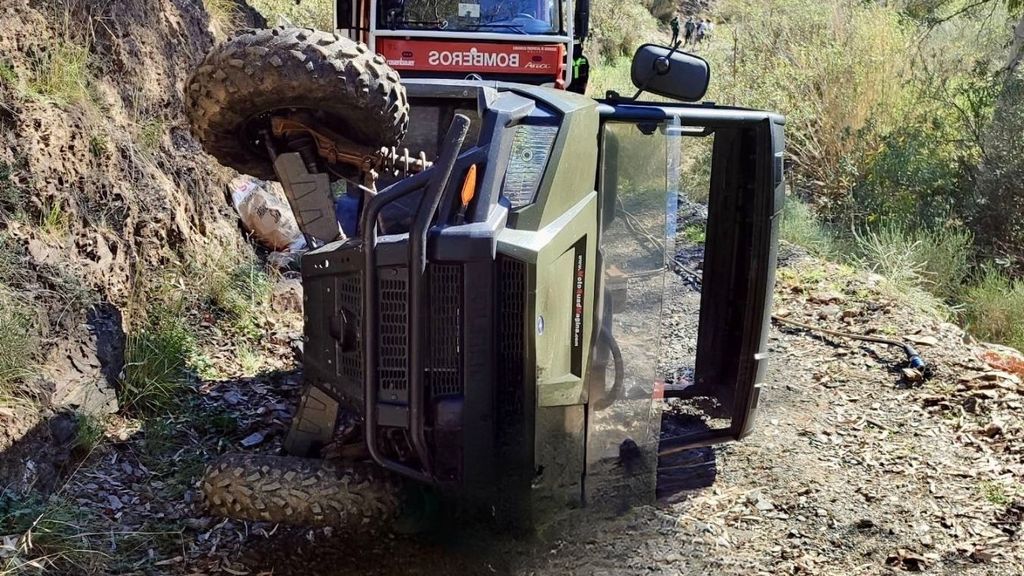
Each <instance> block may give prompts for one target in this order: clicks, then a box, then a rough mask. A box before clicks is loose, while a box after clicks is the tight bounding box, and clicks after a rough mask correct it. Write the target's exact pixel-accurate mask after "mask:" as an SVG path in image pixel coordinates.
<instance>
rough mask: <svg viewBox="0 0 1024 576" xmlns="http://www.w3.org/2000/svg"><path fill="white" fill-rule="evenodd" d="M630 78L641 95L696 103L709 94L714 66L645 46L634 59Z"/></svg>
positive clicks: (675, 51) (637, 52) (672, 52)
mask: <svg viewBox="0 0 1024 576" xmlns="http://www.w3.org/2000/svg"><path fill="white" fill-rule="evenodd" d="M630 76H631V77H632V79H633V85H634V86H636V87H637V88H638V89H640V91H641V92H644V91H646V92H651V93H654V94H657V95H659V96H666V97H668V98H675V99H676V100H682V101H684V102H696V101H698V100H700V99H701V98H703V97H704V94H706V93H707V91H708V84H709V83H710V82H711V66H710V65H708V61H707V60H705V59H703V58H701V57H699V56H694V55H693V54H688V53H686V52H680V51H678V50H673V49H672V48H669V47H667V46H658V45H656V44H644V45H643V46H641V47H640V48H638V49H637V51H636V54H634V55H633V66H632V67H631V68H630Z"/></svg>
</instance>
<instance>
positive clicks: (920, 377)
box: [900, 368, 924, 383]
mask: <svg viewBox="0 0 1024 576" xmlns="http://www.w3.org/2000/svg"><path fill="white" fill-rule="evenodd" d="M900 371H901V372H902V373H903V379H904V380H906V381H907V382H915V383H916V382H923V381H924V374H922V373H921V371H920V370H918V369H917V368H903V369H901V370H900Z"/></svg>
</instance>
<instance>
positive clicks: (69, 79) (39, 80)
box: [28, 39, 92, 105]
mask: <svg viewBox="0 0 1024 576" xmlns="http://www.w3.org/2000/svg"><path fill="white" fill-rule="evenodd" d="M91 83H92V75H91V72H90V71H89V48H88V46H82V45H79V44H76V43H74V42H71V41H70V40H67V39H63V40H58V41H57V42H56V43H55V44H54V45H53V46H52V47H51V48H50V50H49V51H48V52H46V54H45V55H43V56H40V57H38V58H36V59H35V60H34V61H33V63H32V75H31V78H30V79H29V81H28V92H29V94H31V95H34V96H37V97H39V98H42V99H45V100H48V101H51V102H54V103H55V104H60V105H74V104H82V103H86V102H89V101H90V100H91V95H90V92H89V86H90V84H91Z"/></svg>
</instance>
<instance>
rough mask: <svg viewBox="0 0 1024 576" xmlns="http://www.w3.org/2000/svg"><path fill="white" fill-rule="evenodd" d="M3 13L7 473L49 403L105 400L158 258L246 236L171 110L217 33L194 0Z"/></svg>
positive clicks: (27, 2)
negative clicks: (12, 405) (241, 231)
mask: <svg viewBox="0 0 1024 576" xmlns="http://www.w3.org/2000/svg"><path fill="white" fill-rule="evenodd" d="M0 27H2V29H3V30H4V33H3V34H2V35H0V248H2V253H3V258H2V262H3V265H2V266H0V301H2V303H3V307H2V311H0V325H2V326H3V327H4V328H5V332H7V334H5V336H6V339H4V340H3V346H4V347H5V348H8V350H15V351H16V352H11V353H10V354H9V357H5V358H4V365H3V368H5V369H8V371H9V372H11V374H4V375H3V378H2V379H0V392H2V393H3V394H2V396H3V398H4V402H5V403H11V402H15V403H16V404H17V406H16V407H12V408H7V409H4V410H3V411H0V429H2V430H3V432H0V453H2V454H3V455H2V456H0V470H4V471H5V472H11V473H13V471H14V470H15V469H20V468H23V464H24V458H22V457H21V456H22V453H21V452H20V451H19V450H8V448H10V447H12V446H13V445H15V444H17V446H16V448H17V447H21V446H26V448H25V449H27V450H28V451H30V452H31V451H41V452H44V453H45V452H46V451H47V450H49V448H46V447H45V446H46V445H47V443H46V440H47V439H48V438H52V439H58V440H59V439H60V438H63V437H64V436H66V435H67V434H68V433H69V432H67V431H66V430H63V428H64V427H65V426H64V425H63V424H61V425H57V430H56V431H55V430H50V428H51V426H50V425H49V424H47V423H46V421H45V419H46V418H47V417H48V415H49V414H52V413H54V412H55V411H67V410H76V411H81V412H86V413H90V414H98V413H109V412H112V411H114V410H115V409H116V408H117V401H116V396H115V391H114V386H115V384H116V382H117V379H118V375H119V373H120V372H121V369H122V365H123V361H124V360H123V353H124V339H125V336H124V334H125V331H126V330H128V331H130V330H131V326H132V323H133V322H134V321H135V320H136V318H137V317H138V316H140V315H141V314H143V313H144V310H145V302H144V301H142V300H143V298H142V297H141V294H142V293H143V292H144V291H145V289H147V288H148V287H150V286H153V285H156V284H159V283H160V282H161V278H160V274H161V271H162V270H165V269H167V268H169V267H172V266H174V265H177V264H180V263H181V262H185V261H188V260H190V259H193V258H194V257H195V255H196V254H203V253H207V252H215V251H219V252H232V253H233V252H238V253H241V252H242V251H243V249H245V247H244V241H243V237H242V235H241V234H240V231H239V229H238V226H237V224H236V218H235V216H234V214H233V213H232V212H231V211H230V208H229V207H228V205H227V204H226V202H225V201H224V194H223V190H224V182H225V181H226V179H227V178H228V177H230V174H228V172H227V171H226V170H224V169H222V168H220V167H219V166H218V165H217V164H216V163H215V162H213V161H211V159H210V158H209V157H207V156H205V155H204V154H203V152H202V151H201V149H200V148H199V146H198V145H197V144H196V143H195V142H194V141H193V140H192V138H191V136H190V135H189V132H188V127H187V125H186V124H185V123H184V122H183V115H182V113H181V98H182V96H181V95H182V90H183V87H184V83H185V81H186V79H187V77H188V76H189V74H190V73H191V71H192V69H193V68H194V66H195V64H196V62H197V61H198V60H199V59H200V58H201V57H202V56H203V54H205V52H206V51H207V50H208V49H209V48H210V46H212V43H213V41H214V32H216V31H217V30H216V29H217V23H212V24H211V21H210V16H209V15H208V14H207V12H206V10H205V9H204V7H203V4H202V3H201V2H199V1H198V0H130V1H129V0H114V1H109V0H66V1H62V2H49V1H37V0H5V1H4V2H3V4H2V6H0ZM11 347H13V348H11ZM17 354H20V356H18V355H17ZM0 371H2V370H0ZM37 425H38V426H37ZM28 430H31V431H32V432H31V433H28V438H37V437H38V438H37V439H38V440H39V442H42V444H41V445H40V444H39V442H33V441H22V440H24V439H23V436H25V435H26V434H27V432H26V431H28ZM62 430H63V431H62ZM72 432H73V428H72ZM57 452H59V450H58V451H57ZM59 460H60V458H59V457H56V456H55V458H54V459H46V458H43V459H42V462H50V463H49V464H45V465H43V464H40V465H42V466H43V467H44V468H45V467H50V466H52V465H53V463H52V462H54V461H55V462H59ZM5 477H9V476H7V475H6V474H5Z"/></svg>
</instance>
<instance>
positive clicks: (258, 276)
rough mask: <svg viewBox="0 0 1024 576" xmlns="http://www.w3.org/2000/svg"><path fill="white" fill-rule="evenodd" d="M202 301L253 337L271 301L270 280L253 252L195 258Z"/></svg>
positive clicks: (240, 330) (237, 330) (243, 332)
mask: <svg viewBox="0 0 1024 576" xmlns="http://www.w3.org/2000/svg"><path fill="white" fill-rule="evenodd" d="M192 267H193V268H194V269H196V272H197V274H198V275H197V276H196V277H197V278H201V279H202V284H201V285H199V286H198V289H199V291H200V293H202V294H204V300H205V302H204V303H203V304H204V305H205V306H207V307H208V308H209V309H210V310H211V311H212V312H213V313H214V315H215V316H216V317H217V318H218V319H220V320H225V321H227V322H228V324H229V326H230V327H231V328H232V329H234V330H235V331H236V332H238V333H240V334H241V335H243V336H249V337H256V336H258V334H257V332H258V329H259V326H260V325H261V324H262V318H263V317H264V316H265V315H266V312H267V305H268V304H269V301H270V292H271V282H270V278H269V277H268V276H267V273H266V270H265V269H264V267H263V265H262V264H261V263H260V262H259V260H257V259H256V257H255V256H253V255H249V256H245V257H243V258H241V259H238V258H236V257H234V256H228V255H226V253H225V255H222V256H221V257H219V258H213V259H211V260H208V261H206V262H201V263H200V262H194V263H193V264H192Z"/></svg>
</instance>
